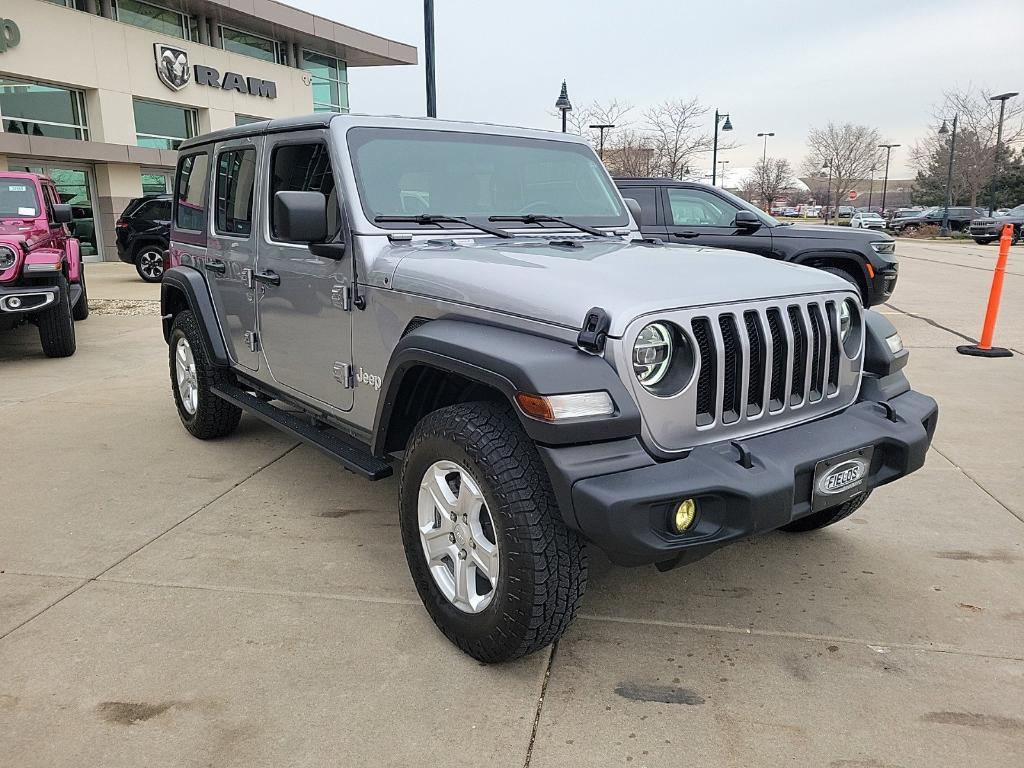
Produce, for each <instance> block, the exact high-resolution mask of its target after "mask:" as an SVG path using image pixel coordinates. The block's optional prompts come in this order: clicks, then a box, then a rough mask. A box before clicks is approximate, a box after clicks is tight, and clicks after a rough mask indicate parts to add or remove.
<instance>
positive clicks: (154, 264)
mask: <svg viewBox="0 0 1024 768" xmlns="http://www.w3.org/2000/svg"><path fill="white" fill-rule="evenodd" d="M135 270H136V271H137V272H138V273H139V277H141V278H142V279H143V280H145V281H146V282H147V283H159V282H160V280H161V279H163V276H164V252H163V250H162V249H161V248H159V247H157V246H155V245H144V246H142V247H141V248H140V249H139V252H138V253H136V254H135Z"/></svg>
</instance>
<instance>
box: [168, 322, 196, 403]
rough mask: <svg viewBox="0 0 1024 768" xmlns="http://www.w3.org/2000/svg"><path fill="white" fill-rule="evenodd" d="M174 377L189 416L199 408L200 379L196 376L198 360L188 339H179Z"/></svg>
mask: <svg viewBox="0 0 1024 768" xmlns="http://www.w3.org/2000/svg"><path fill="white" fill-rule="evenodd" d="M174 375H175V379H176V380H177V382H178V396H179V397H180V398H181V405H182V407H183V408H184V409H185V411H186V412H187V413H188V414H189V416H194V415H195V412H196V411H197V410H198V408H199V377H198V376H197V375H196V359H195V357H194V356H193V355H192V347H191V346H190V345H189V343H188V339H185V338H181V339H178V343H177V344H176V345H175V348H174Z"/></svg>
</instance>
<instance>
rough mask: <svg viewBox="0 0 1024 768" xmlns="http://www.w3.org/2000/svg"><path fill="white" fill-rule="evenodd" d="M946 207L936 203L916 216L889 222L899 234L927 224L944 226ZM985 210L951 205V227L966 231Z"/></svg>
mask: <svg viewBox="0 0 1024 768" xmlns="http://www.w3.org/2000/svg"><path fill="white" fill-rule="evenodd" d="M944 211H945V207H944V206H941V205H934V206H932V207H931V208H925V209H924V210H923V211H921V212H920V213H918V214H917V215H916V216H905V217H901V218H898V219H893V220H892V221H891V222H890V223H889V229H891V230H892V231H893V232H895V233H897V234H899V233H900V232H913V231H914V230H916V229H920V228H921V227H924V226H927V225H935V226H939V227H941V226H942V219H943V215H944ZM983 215H984V211H982V210H981V209H979V208H968V207H966V206H956V207H953V206H950V208H949V228H950V229H951V230H953V231H954V232H965V231H967V228H968V227H970V225H971V221H972V220H973V219H976V218H978V217H979V216H983Z"/></svg>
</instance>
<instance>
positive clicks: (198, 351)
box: [169, 310, 242, 440]
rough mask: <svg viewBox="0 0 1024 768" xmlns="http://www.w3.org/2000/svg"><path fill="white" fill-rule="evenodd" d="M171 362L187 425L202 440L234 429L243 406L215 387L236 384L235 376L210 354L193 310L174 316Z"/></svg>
mask: <svg viewBox="0 0 1024 768" xmlns="http://www.w3.org/2000/svg"><path fill="white" fill-rule="evenodd" d="M169 362H170V371H171V391H172V392H173V394H174V404H175V405H176V406H177V407H178V416H179V417H180V418H181V423H182V425H183V426H184V427H185V429H187V430H188V431H189V432H190V433H191V434H192V436H193V437H198V438H199V439H200V440H209V439H210V438H214V437H223V436H224V435H228V434H231V433H232V432H234V431H235V428H236V427H237V426H238V421H239V420H240V419H241V418H242V409H241V408H238V407H237V406H234V405H232V404H231V403H229V402H227V401H226V400H222V399H221V398H219V397H217V395H215V394H214V393H213V389H212V388H213V387H214V386H216V385H218V384H229V385H230V384H234V383H235V382H234V376H232V374H231V372H230V371H229V370H228V369H226V368H221V367H219V366H215V365H212V364H211V363H210V360H209V359H208V358H207V357H206V348H205V347H204V346H203V337H202V335H201V333H200V331H199V324H198V321H197V320H196V318H195V315H193V314H192V311H191V310H185V311H184V312H181V313H179V314H178V315H177V316H176V317H175V318H174V323H173V325H172V326H171V338H170V341H169Z"/></svg>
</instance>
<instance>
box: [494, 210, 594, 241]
mask: <svg viewBox="0 0 1024 768" xmlns="http://www.w3.org/2000/svg"><path fill="white" fill-rule="evenodd" d="M487 220H488V221H521V222H523V224H540V223H542V222H545V221H549V222H551V223H552V224H562V225H563V226H566V227H572V228H573V229H578V230H579V231H580V232H586V233H587V234H588V235H597V236H598V237H609V236H610V233H608V232H602V231H601V230H600V229H594V228H593V227H588V226H587V225H586V224H577V223H576V222H575V221H569V220H568V219H563V218H562V217H561V216H548V215H547V214H544V213H524V214H520V215H518V216H488V217H487Z"/></svg>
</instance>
